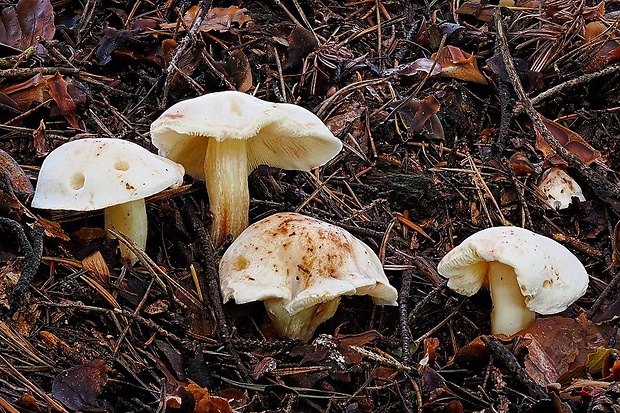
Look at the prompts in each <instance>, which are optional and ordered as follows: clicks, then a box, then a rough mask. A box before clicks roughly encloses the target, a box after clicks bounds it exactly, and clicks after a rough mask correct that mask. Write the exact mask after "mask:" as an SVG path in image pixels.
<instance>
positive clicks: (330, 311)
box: [263, 297, 340, 341]
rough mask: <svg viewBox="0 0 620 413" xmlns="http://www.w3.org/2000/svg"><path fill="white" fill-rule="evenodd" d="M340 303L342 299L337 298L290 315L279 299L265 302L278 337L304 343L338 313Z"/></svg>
mask: <svg viewBox="0 0 620 413" xmlns="http://www.w3.org/2000/svg"><path fill="white" fill-rule="evenodd" d="M339 303H340V298H339V297H337V298H335V299H333V300H330V301H327V302H324V303H318V304H315V305H313V306H312V307H308V308H306V309H304V310H301V311H298V312H297V313H295V314H290V313H289V312H288V310H286V308H284V302H283V301H282V300H281V299H279V298H272V299H269V300H265V301H263V304H264V305H265V308H266V309H267V314H268V315H269V318H270V319H271V321H272V322H273V325H274V327H275V329H276V332H277V333H278V335H279V336H282V337H289V338H292V339H298V340H302V341H309V340H310V339H311V338H312V335H313V334H314V331H315V330H316V328H317V327H318V326H319V325H320V324H321V323H322V322H324V321H325V320H328V319H330V318H331V317H332V316H333V315H334V314H335V313H336V309H337V308H338V304H339Z"/></svg>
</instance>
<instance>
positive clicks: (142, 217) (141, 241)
mask: <svg viewBox="0 0 620 413" xmlns="http://www.w3.org/2000/svg"><path fill="white" fill-rule="evenodd" d="M104 217H105V229H106V233H107V234H108V238H114V237H113V236H112V235H111V234H110V232H108V229H110V228H112V229H114V230H115V231H117V232H122V233H123V234H124V235H126V236H127V237H128V238H130V239H131V240H132V241H133V242H135V243H136V245H137V246H138V248H140V249H141V250H144V248H145V247H146V236H147V233H148V225H147V224H148V221H147V217H146V204H145V202H144V198H141V199H137V200H135V201H129V202H125V203H123V204H118V205H112V206H109V207H107V208H105V210H104ZM119 247H120V250H121V257H123V258H125V259H127V260H129V262H131V265H133V264H135V263H136V262H137V261H138V257H137V256H136V255H135V254H134V253H133V252H131V250H130V249H129V248H127V246H126V245H125V244H123V243H122V242H121V243H120V245H119Z"/></svg>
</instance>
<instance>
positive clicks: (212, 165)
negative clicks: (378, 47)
mask: <svg viewBox="0 0 620 413" xmlns="http://www.w3.org/2000/svg"><path fill="white" fill-rule="evenodd" d="M151 140H152V142H153V145H155V147H156V148H157V149H159V154H160V155H162V156H165V157H167V158H169V159H172V160H173V161H175V162H179V163H181V164H182V165H183V166H184V167H185V170H186V171H187V173H188V174H189V175H191V176H193V177H194V178H196V179H201V180H204V181H205V183H206V186H207V193H208V195H209V208H210V209H211V212H212V213H213V223H212V225H211V236H212V238H213V240H214V243H215V244H216V245H218V246H219V245H221V244H222V243H223V242H224V240H225V239H226V237H227V236H228V235H232V236H233V237H236V236H237V235H239V234H240V233H241V231H243V230H244V229H245V228H246V227H247V226H248V211H249V204H250V195H249V190H248V181H247V177H248V175H249V174H250V172H252V170H253V169H254V168H256V167H257V166H258V165H269V166H273V167H276V168H283V169H295V170H301V171H308V170H310V169H312V168H316V167H317V166H321V165H323V164H325V163H326V162H327V161H329V160H330V159H332V158H333V157H334V156H336V154H338V152H340V149H342V142H341V141H340V140H339V139H338V138H336V137H335V136H334V135H333V134H332V133H331V132H330V131H329V129H328V128H327V126H325V125H324V124H323V122H322V121H321V120H320V119H319V118H318V117H316V116H315V115H314V114H313V113H312V112H310V111H308V110H306V109H304V108H302V107H300V106H296V105H292V104H286V103H271V102H266V101H263V100H261V99H258V98H255V97H253V96H250V95H247V94H245V93H241V92H236V91H226V92H216V93H210V94H207V95H203V96H200V97H197V98H194V99H188V100H185V101H182V102H179V103H177V104H175V105H173V106H172V107H170V108H168V110H166V111H165V112H164V113H163V114H162V115H161V116H160V117H159V118H158V119H157V120H155V122H153V124H152V125H151Z"/></svg>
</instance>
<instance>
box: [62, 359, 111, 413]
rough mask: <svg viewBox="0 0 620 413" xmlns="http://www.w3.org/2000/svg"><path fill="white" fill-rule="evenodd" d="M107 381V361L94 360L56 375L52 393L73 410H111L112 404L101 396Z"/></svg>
mask: <svg viewBox="0 0 620 413" xmlns="http://www.w3.org/2000/svg"><path fill="white" fill-rule="evenodd" d="M107 382H108V366H107V365H106V363H105V361H103V360H93V361H90V362H88V363H86V364H83V365H81V366H76V367H72V368H70V369H68V370H64V371H63V372H61V373H60V374H59V375H58V376H56V377H55V378H54V381H53V383H52V395H53V396H54V398H55V399H57V400H59V401H60V402H62V404H64V405H65V407H67V408H69V409H72V410H79V411H83V412H100V411H110V410H109V409H112V405H111V404H110V403H109V402H108V401H107V400H105V399H104V398H101V394H102V393H103V390H104V388H105V386H106V384H107Z"/></svg>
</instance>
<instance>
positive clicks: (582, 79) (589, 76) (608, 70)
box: [531, 65, 620, 105]
mask: <svg viewBox="0 0 620 413" xmlns="http://www.w3.org/2000/svg"><path fill="white" fill-rule="evenodd" d="M619 70H620V65H613V66H607V67H604V68H602V69H601V70H598V71H596V72H592V73H586V74H585V75H581V76H579V77H576V78H574V79H571V80H567V81H566V82H563V83H560V84H559V85H556V86H554V87H552V88H550V89H547V90H545V91H544V92H542V93H540V94H539V95H537V96H535V97H533V98H532V99H531V101H532V105H537V104H538V103H540V102H541V101H542V100H544V99H547V98H548V97H551V96H553V95H556V94H558V93H560V92H561V91H563V90H564V89H571V88H574V87H575V86H579V85H581V84H584V83H588V82H589V81H591V80H594V79H596V78H597V77H601V76H605V75H609V74H612V73H615V72H617V71H619Z"/></svg>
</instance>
